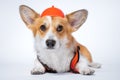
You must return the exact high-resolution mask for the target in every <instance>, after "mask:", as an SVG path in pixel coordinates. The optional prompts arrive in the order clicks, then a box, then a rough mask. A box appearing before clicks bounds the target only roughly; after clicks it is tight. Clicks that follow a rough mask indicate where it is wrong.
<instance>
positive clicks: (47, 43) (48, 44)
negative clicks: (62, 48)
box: [46, 39, 56, 49]
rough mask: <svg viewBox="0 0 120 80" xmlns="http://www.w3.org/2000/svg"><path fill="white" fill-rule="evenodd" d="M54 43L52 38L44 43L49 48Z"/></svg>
mask: <svg viewBox="0 0 120 80" xmlns="http://www.w3.org/2000/svg"><path fill="white" fill-rule="evenodd" d="M55 44H56V41H55V40H52V39H48V40H46V45H47V47H48V48H51V49H52V48H54V46H55Z"/></svg>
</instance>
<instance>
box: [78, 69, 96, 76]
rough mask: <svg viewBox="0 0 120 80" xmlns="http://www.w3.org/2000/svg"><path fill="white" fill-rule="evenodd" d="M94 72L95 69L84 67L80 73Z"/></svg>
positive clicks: (89, 73) (90, 73)
mask: <svg viewBox="0 0 120 80" xmlns="http://www.w3.org/2000/svg"><path fill="white" fill-rule="evenodd" d="M94 72H95V70H93V69H90V68H84V69H81V70H80V74H83V75H92V74H94Z"/></svg>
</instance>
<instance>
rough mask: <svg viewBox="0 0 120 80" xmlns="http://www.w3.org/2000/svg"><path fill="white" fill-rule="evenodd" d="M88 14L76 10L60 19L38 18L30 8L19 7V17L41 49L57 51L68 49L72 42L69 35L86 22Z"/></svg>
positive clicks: (84, 11)
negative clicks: (62, 48) (61, 48)
mask: <svg viewBox="0 0 120 80" xmlns="http://www.w3.org/2000/svg"><path fill="white" fill-rule="evenodd" d="M87 14H88V12H87V11H86V10H78V11H75V12H72V13H70V14H68V15H66V16H65V17H64V18H62V17H59V16H58V17H53V16H43V17H40V15H39V14H38V13H36V12H35V11H34V10H32V9H31V8H29V7H27V6H25V5H22V6H20V15H21V17H22V19H23V21H24V22H25V24H26V25H27V27H28V28H29V29H31V30H32V31H33V34H34V37H35V39H36V40H37V42H38V43H39V45H40V47H41V48H44V49H50V50H53V49H57V48H60V47H61V46H63V45H66V46H67V47H69V45H70V43H72V41H73V37H72V36H71V33H72V32H74V31H76V30H77V29H78V28H79V27H80V26H81V25H82V24H83V23H84V22H85V20H86V18H87Z"/></svg>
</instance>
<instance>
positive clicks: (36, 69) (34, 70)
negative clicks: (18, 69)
mask: <svg viewBox="0 0 120 80" xmlns="http://www.w3.org/2000/svg"><path fill="white" fill-rule="evenodd" d="M44 73H45V69H44V68H43V69H41V68H33V69H32V70H31V74H32V75H39V74H44Z"/></svg>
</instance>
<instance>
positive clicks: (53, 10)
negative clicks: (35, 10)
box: [41, 6, 64, 18]
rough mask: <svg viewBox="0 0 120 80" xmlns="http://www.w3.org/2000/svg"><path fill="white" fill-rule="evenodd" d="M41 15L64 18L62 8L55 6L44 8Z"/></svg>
mask: <svg viewBox="0 0 120 80" xmlns="http://www.w3.org/2000/svg"><path fill="white" fill-rule="evenodd" d="M43 16H59V17H62V18H64V13H63V12H62V10H60V9H58V8H55V7H54V6H52V7H50V8H47V9H45V10H44V11H43V12H42V14H41V17H43Z"/></svg>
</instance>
